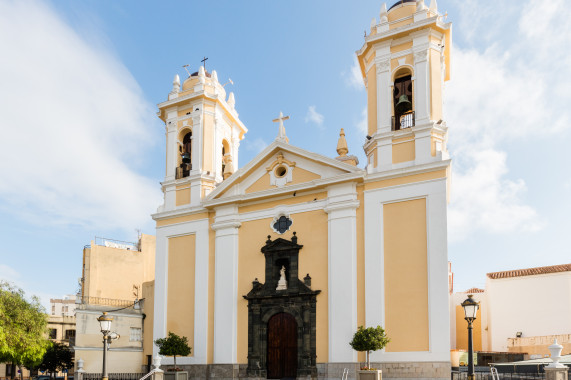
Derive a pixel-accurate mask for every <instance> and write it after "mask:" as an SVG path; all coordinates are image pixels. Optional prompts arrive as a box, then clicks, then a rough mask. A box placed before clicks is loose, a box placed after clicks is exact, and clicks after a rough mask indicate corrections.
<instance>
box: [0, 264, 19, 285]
mask: <svg viewBox="0 0 571 380" xmlns="http://www.w3.org/2000/svg"><path fill="white" fill-rule="evenodd" d="M20 277H21V276H20V273H19V272H18V271H17V270H16V269H14V268H12V267H10V266H8V265H5V264H0V280H3V281H8V282H15V281H17V280H19V279H20Z"/></svg>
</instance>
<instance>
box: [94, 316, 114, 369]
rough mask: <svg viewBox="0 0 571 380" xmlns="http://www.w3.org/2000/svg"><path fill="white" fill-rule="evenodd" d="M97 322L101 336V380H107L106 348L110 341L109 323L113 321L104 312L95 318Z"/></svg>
mask: <svg viewBox="0 0 571 380" xmlns="http://www.w3.org/2000/svg"><path fill="white" fill-rule="evenodd" d="M97 320H98V321H99V325H100V326H101V333H102V334H103V371H102V380H108V376H107V347H108V345H109V343H108V342H109V341H110V340H111V337H110V335H109V334H110V333H111V322H112V321H113V317H110V316H108V315H107V312H106V311H104V312H103V314H102V315H101V316H100V317H99V318H97Z"/></svg>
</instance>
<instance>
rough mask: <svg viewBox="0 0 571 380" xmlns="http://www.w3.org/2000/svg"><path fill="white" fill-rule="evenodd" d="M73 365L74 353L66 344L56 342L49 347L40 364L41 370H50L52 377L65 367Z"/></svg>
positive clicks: (68, 367)
mask: <svg viewBox="0 0 571 380" xmlns="http://www.w3.org/2000/svg"><path fill="white" fill-rule="evenodd" d="M72 367H73V353H72V352H71V350H70V349H69V347H68V346H66V345H65V344H61V343H57V342H54V343H52V345H51V346H50V347H49V348H48V349H47V351H46V353H45V354H44V357H43V359H42V362H41V363H40V365H39V366H38V369H39V370H40V371H49V372H50V374H51V375H52V377H55V375H56V373H57V372H59V371H63V370H64V369H70V368H72Z"/></svg>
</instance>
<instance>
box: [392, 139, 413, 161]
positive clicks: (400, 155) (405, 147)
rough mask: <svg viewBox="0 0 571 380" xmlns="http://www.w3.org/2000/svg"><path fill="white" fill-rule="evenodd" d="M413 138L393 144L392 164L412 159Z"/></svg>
mask: <svg viewBox="0 0 571 380" xmlns="http://www.w3.org/2000/svg"><path fill="white" fill-rule="evenodd" d="M414 149H415V146H414V140H411V141H407V142H402V143H398V144H393V164H398V163H399V162H406V161H414V155H415V153H414Z"/></svg>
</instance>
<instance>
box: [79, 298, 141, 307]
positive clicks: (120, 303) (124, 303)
mask: <svg viewBox="0 0 571 380" xmlns="http://www.w3.org/2000/svg"><path fill="white" fill-rule="evenodd" d="M76 300H77V301H79V302H77V301H76V302H77V303H80V304H84V305H101V306H117V307H129V306H133V305H134V303H135V301H130V300H117V299H112V298H100V297H88V296H83V297H77V298H76Z"/></svg>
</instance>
